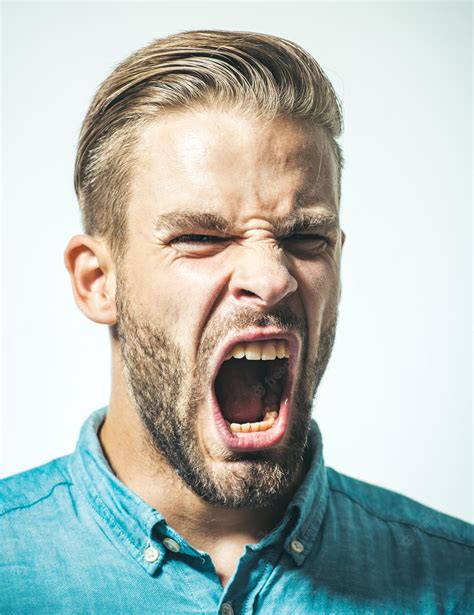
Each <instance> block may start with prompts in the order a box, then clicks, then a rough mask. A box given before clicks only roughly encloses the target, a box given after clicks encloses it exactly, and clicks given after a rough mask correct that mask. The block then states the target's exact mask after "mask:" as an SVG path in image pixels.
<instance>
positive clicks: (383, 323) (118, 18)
mask: <svg viewBox="0 0 474 615" xmlns="http://www.w3.org/2000/svg"><path fill="white" fill-rule="evenodd" d="M194 28H225V29H242V30H257V31H262V32H268V33H273V34H277V35H281V36H284V37H286V38H290V39H292V40H294V41H296V42H298V43H300V44H301V45H303V46H304V47H305V48H306V49H308V50H309V51H310V52H311V53H312V54H313V55H314V56H315V57H316V59H317V60H318V61H319V62H320V63H321V65H322V66H323V68H324V69H325V71H326V72H327V74H328V76H329V77H330V79H331V80H332V82H333V84H334V86H335V88H336V90H337V92H338V94H339V96H340V98H341V99H342V103H343V106H344V111H345V124H346V129H345V134H344V137H343V139H342V141H341V143H342V145H343V148H344V151H345V156H346V159H347V164H346V170H345V173H344V178H343V203H342V221H343V228H344V229H345V231H346V233H347V243H346V246H345V248H344V255H343V273H342V275H343V296H342V303H341V315H340V325H339V331H338V338H337V343H336V346H335V350H334V354H333V358H332V361H331V363H330V367H329V369H328V372H327V374H326V377H325V379H324V381H323V384H322V386H321V388H320V393H319V395H318V399H317V403H316V405H315V417H316V418H317V420H318V422H319V424H320V427H321V430H322V433H323V441H324V449H325V458H326V463H327V465H329V466H332V467H335V468H336V469H337V470H339V471H341V472H344V473H346V474H349V475H351V476H354V477H357V478H361V479H363V480H366V481H368V482H372V483H375V484H378V485H382V486H385V487H388V488H390V489H393V490H396V491H399V492H402V493H404V494H406V495H409V496H410V497H412V498H414V499H417V500H419V501H421V502H423V503H425V504H428V505H430V506H432V507H434V508H437V509H439V510H442V511H443V512H447V513H449V514H452V515H455V516H458V517H461V518H463V519H467V520H472V476H471V473H472V454H471V447H472V416H471V389H470V372H471V337H470V335H471V325H470V316H471V292H470V290H471V261H470V232H471V210H470V208H471V194H472V193H471V175H470V173H471V145H472V132H471V124H472V119H471V112H470V109H471V102H472V101H471V81H472V75H471V36H472V35H471V8H470V6H469V4H467V3H454V2H451V3H447V4H442V3H411V2H410V3H396V4H391V3H381V2H380V3H336V2H331V3H317V2H313V3H301V4H297V3H292V4H291V5H290V4H287V3H280V2H264V3H256V2H252V3H243V2H241V3H237V4H235V3H225V2H220V3H209V4H204V3H200V2H193V3H190V4H184V3H180V2H174V3H173V4H164V3H158V2H153V3H151V2H150V3H138V2H133V3H125V2H124V3H120V2H104V3H94V2H83V3H65V2H64V3H32V4H27V3H20V2H16V3H4V4H3V30H4V32H3V71H2V75H3V87H4V93H3V138H2V146H3V148H2V154H3V180H4V183H3V405H2V412H3V416H2V422H3V430H2V459H1V463H2V465H1V475H3V476H6V475H8V474H12V473H14V472H17V471H20V470H24V469H27V468H29V467H31V466H33V465H38V464H40V463H44V462H46V461H48V460H49V459H51V458H52V457H55V456H59V455H62V454H66V453H68V452H70V451H71V450H72V449H73V448H74V446H75V442H76V439H77V435H78V431H79V428H80V425H81V424H82V422H83V421H84V419H85V418H86V417H87V416H88V415H89V413H90V412H92V411H93V410H94V409H96V408H97V407H99V406H103V405H106V404H107V401H108V393H109V388H110V357H109V343H108V333H107V329H106V327H102V326H100V325H96V324H93V323H91V322H89V321H88V320H87V319H86V318H85V317H84V316H82V314H81V313H80V312H79V311H78V310H77V308H76V307H75V304H74V302H73V299H72V294H71V291H70V286H69V281H68V277H67V274H66V270H65V269H64V267H63V263H62V253H63V249H64V247H65V245H66V243H67V241H68V239H69V237H70V236H71V235H73V234H74V233H76V232H78V231H80V223H79V215H78V208H77V204H76V201H75V195H74V192H73V183H72V182H73V163H74V155H75V147H76V143H77V138H78V132H79V128H80V124H81V121H82V119H83V117H84V115H85V113H86V110H87V107H88V104H89V102H90V100H91V98H92V96H93V94H94V92H95V89H96V88H97V86H98V85H99V83H100V82H101V81H102V80H103V79H104V78H105V77H106V76H107V75H108V73H109V72H110V71H111V70H112V69H113V67H114V66H115V65H116V64H117V63H118V62H119V61H120V60H122V59H123V58H124V57H126V56H127V55H128V54H129V53H131V52H132V51H133V50H135V49H136V48H138V47H140V46H142V45H144V44H146V43H148V42H150V41H151V40H152V39H154V38H158V37H161V36H164V35H167V34H170V33H173V32H176V31H179V30H186V29H194Z"/></svg>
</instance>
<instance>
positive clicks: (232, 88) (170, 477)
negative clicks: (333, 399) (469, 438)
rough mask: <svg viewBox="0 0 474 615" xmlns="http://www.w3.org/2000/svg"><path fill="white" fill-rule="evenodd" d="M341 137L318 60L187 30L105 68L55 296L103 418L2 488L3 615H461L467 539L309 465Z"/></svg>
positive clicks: (328, 304)
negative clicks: (96, 334) (94, 334)
mask: <svg viewBox="0 0 474 615" xmlns="http://www.w3.org/2000/svg"><path fill="white" fill-rule="evenodd" d="M341 125H342V117H341V111H340V106H339V103H338V100H337V97H336V95H335V93H334V91H333V89H332V87H331V84H330V83H329V81H328V80H327V78H326V76H325V75H324V73H323V71H322V70H321V68H320V67H319V66H318V64H317V63H316V61H315V60H314V59H313V58H312V57H310V56H309V55H308V54H307V53H306V52H305V51H303V50H302V49H301V48H299V47H298V46H296V45H294V44H293V43H290V42H288V41H284V40H282V39H279V38H276V37H271V36H267V35H261V34H253V33H235V32H207V31H202V32H189V33H184V34H178V35H176V36H172V37H169V38H167V39H163V40H159V41H156V42H154V43H152V44H151V45H149V46H147V47H145V48H144V49H141V50H140V51H138V52H137V53H135V54H134V55H132V56H131V57H130V58H128V59H127V60H125V61H124V62H123V63H122V64H121V65H119V66H118V67H117V68H116V69H115V70H114V71H113V73H112V74H111V75H110V77H109V78H108V79H107V80H106V81H105V82H104V83H103V84H102V85H101V87H100V89H99V91H98V92H97V94H96V96H95V98H94V100H93V102H92V104H91V107H90V109H89V112H88V114H87V117H86V119H85V121H84V124H83V128H82V132H81V136H80V143H79V148H78V155H77V162H76V176H75V179H76V190H77V194H78V198H79V202H80V206H81V211H82V215H83V222H84V227H85V233H86V234H84V235H78V236H76V237H73V238H72V240H71V241H70V243H69V245H68V247H67V249H66V252H65V263H66V266H67V268H68V270H69V272H70V275H71V280H72V287H73V291H74V295H75V298H76V301H77V304H78V306H79V307H80V309H81V310H82V311H83V312H84V313H85V315H86V316H87V317H88V318H90V319H91V320H93V321H95V322H99V323H103V324H107V325H108V326H109V329H110V333H111V346H112V373H113V379H112V391H111V397H110V403H109V405H108V408H103V409H100V410H98V411H96V412H94V413H93V414H92V415H91V416H90V417H89V419H88V420H87V421H86V423H85V424H84V427H83V429H82V432H81V435H80V438H79V442H78V446H77V449H76V451H75V452H74V453H73V454H72V455H70V456H67V457H64V458H61V459H57V460H54V461H52V462H50V463H49V464H47V465H45V466H42V467H40V468H36V469H33V470H31V471H29V472H25V473H23V474H20V475H17V476H15V477H11V478H9V479H6V480H5V481H3V483H2V491H1V510H0V514H1V536H2V549H1V552H2V562H1V564H2V567H1V570H2V578H1V584H0V588H1V592H2V593H1V598H0V606H1V611H2V612H6V613H26V612H30V611H31V612H35V613H135V612H136V613H165V614H166V613H191V612H192V613H223V614H226V615H229V614H231V613H239V614H240V613H242V614H244V613H254V612H255V613H274V612H277V611H278V612H283V613H302V614H303V613H435V612H436V613H438V612H443V613H444V612H446V613H469V612H473V610H474V599H473V592H472V585H471V583H470V581H472V576H471V575H472V563H473V547H474V543H473V538H472V532H471V527H470V526H469V524H467V523H464V522H462V521H460V520H457V519H454V518H452V517H448V516H446V515H443V514H441V513H438V512H437V511H434V510H432V509H429V508H427V507H425V506H422V505H421V504H418V503H416V502H414V501H412V500H410V499H408V498H406V497H403V496H401V495H398V494H396V493H393V492H390V491H387V490H384V489H381V488H379V487H375V486H372V485H368V484H366V483H363V482H361V481H357V480H355V479H351V478H349V477H347V476H343V475H342V474H339V473H337V472H336V471H334V470H332V469H330V468H326V467H325V465H324V461H323V456H322V442H321V435H320V432H319V430H318V426H317V424H316V422H315V421H314V420H312V419H311V408H312V401H313V398H314V396H315V393H316V390H317V387H318V384H319V382H320V380H321V378H322V375H323V373H324V370H325V368H326V365H327V362H328V360H329V356H330V353H331V349H332V346H333V342H334V335H335V328H336V320H337V307H338V302H339V297H340V279H339V277H340V275H339V274H340V258H341V250H342V246H343V243H344V233H343V232H342V230H341V227H340V223H339V207H340V176H341V169H342V166H343V159H342V153H341V150H340V147H339V145H338V144H337V141H336V139H337V137H338V136H339V135H340V132H341Z"/></svg>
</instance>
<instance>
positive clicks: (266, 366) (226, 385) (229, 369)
mask: <svg viewBox="0 0 474 615" xmlns="http://www.w3.org/2000/svg"><path fill="white" fill-rule="evenodd" d="M282 364H284V365H286V359H281V360H279V359H277V360H274V361H248V360H245V359H231V360H228V361H225V363H224V364H223V365H222V367H221V369H220V370H219V373H218V375H217V378H216V381H215V391H216V397H217V400H218V403H219V406H220V409H221V412H222V415H223V417H224V418H225V420H226V421H228V422H229V423H254V422H257V421H261V420H262V419H264V418H265V415H266V413H267V412H268V411H272V410H276V411H278V410H279V408H280V399H281V393H282V389H283V381H284V378H282V375H283V372H284V371H286V370H283V371H282V369H281V368H282Z"/></svg>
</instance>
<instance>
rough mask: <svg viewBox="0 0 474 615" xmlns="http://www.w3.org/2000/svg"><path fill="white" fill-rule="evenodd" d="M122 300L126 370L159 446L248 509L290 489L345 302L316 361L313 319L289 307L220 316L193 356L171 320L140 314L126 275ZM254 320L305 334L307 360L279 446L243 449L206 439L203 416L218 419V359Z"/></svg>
mask: <svg viewBox="0 0 474 615" xmlns="http://www.w3.org/2000/svg"><path fill="white" fill-rule="evenodd" d="M116 304H117V325H116V335H117V338H118V341H119V344H120V351H121V356H122V362H123V366H124V376H125V380H126V382H127V386H128V391H129V395H130V397H131V400H132V402H133V404H134V406H135V409H136V411H137V413H138V416H139V417H140V420H141V422H142V424H143V426H144V428H145V430H144V433H145V437H146V439H147V441H148V444H149V446H150V447H151V450H153V451H154V452H155V453H158V456H159V457H161V458H163V460H164V461H165V463H166V464H167V465H168V466H169V467H170V468H172V469H173V470H174V472H175V473H176V474H177V475H178V476H179V477H180V479H181V480H182V481H183V482H184V484H185V485H186V486H187V487H188V488H189V489H191V490H192V491H193V492H194V493H195V494H196V495H198V496H199V497H200V498H202V499H203V500H205V501H206V502H208V503H210V504H213V505H215V506H223V507H228V508H246V509H261V508H266V507H268V506H271V505H275V504H276V503H277V502H278V501H279V500H280V499H281V498H282V497H284V495H285V493H286V492H287V491H288V490H289V489H290V487H291V486H292V484H293V482H294V480H295V478H296V477H297V474H298V472H299V470H300V469H301V467H302V465H303V464H304V461H305V459H306V458H307V456H308V454H309V431H310V423H311V411H312V405H313V398H314V396H315V393H316V390H317V387H318V385H319V383H320V381H321V378H322V376H323V374H324V371H325V369H326V366H327V363H328V361H329V358H330V355H331V351H332V347H333V344H334V339H335V330H336V322H337V310H335V311H334V314H333V318H332V319H331V320H330V323H329V325H328V326H326V328H325V329H324V330H321V334H320V336H319V344H318V352H317V358H316V360H315V361H314V363H313V364H312V365H308V360H307V359H308V336H307V324H306V321H305V320H303V319H301V318H299V317H297V316H296V315H295V314H293V312H291V311H290V310H289V309H288V308H284V307H281V308H278V309H275V310H272V312H271V313H267V314H262V313H261V312H256V311H255V310H254V309H251V308H248V307H244V308H241V309H239V311H238V312H236V313H235V314H233V315H231V316H229V317H226V318H225V320H224V319H221V320H218V319H216V320H214V321H213V322H212V324H210V325H209V326H208V327H207V329H206V331H205V333H204V334H203V336H202V338H201V343H200V345H199V349H198V351H197V356H196V359H195V361H193V362H192V364H190V361H189V359H187V357H186V355H185V353H184V352H183V350H182V348H181V347H180V345H179V344H178V343H177V341H176V340H175V339H173V338H172V337H171V336H170V335H169V333H168V332H167V331H166V329H165V328H164V327H160V325H159V324H157V323H154V322H151V321H150V319H149V318H147V317H144V316H143V315H138V313H137V312H136V310H135V309H134V306H133V305H132V304H131V301H130V293H129V291H128V289H127V287H126V284H125V282H124V280H123V278H122V277H121V276H119V279H118V280H117V290H116ZM252 326H256V327H270V326H276V327H278V328H280V329H281V330H283V331H295V330H296V331H298V332H299V334H300V336H301V338H302V346H301V361H300V366H301V367H300V369H299V373H296V374H295V378H296V382H295V386H294V389H293V390H294V394H293V400H292V409H291V418H290V422H289V425H288V427H287V433H286V434H285V438H284V441H283V443H280V445H279V446H277V447H275V449H266V450H262V451H256V452H243V453H240V452H233V451H230V450H229V449H227V448H226V447H225V446H224V444H223V443H213V444H212V445H210V446H209V445H208V446H206V447H204V446H203V443H202V442H201V441H200V439H199V436H198V421H199V420H201V421H206V420H214V419H213V417H212V416H211V413H210V412H209V411H208V412H207V414H205V404H206V400H207V399H208V396H209V383H210V359H211V358H212V356H213V355H214V352H215V349H216V348H217V346H218V345H219V343H220V341H221V340H222V339H223V337H224V335H226V334H227V333H228V332H229V331H236V332H238V331H240V330H242V328H248V327H252ZM211 454H212V457H213V459H211Z"/></svg>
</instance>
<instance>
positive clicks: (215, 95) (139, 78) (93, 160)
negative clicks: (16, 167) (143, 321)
mask: <svg viewBox="0 0 474 615" xmlns="http://www.w3.org/2000/svg"><path fill="white" fill-rule="evenodd" d="M201 106H202V107H209V106H213V107H215V106H226V107H229V106H231V107H232V108H236V109H237V110H242V111H245V112H248V111H251V112H254V113H256V114H257V116H259V117H260V116H261V117H265V118H270V119H272V118H275V117H278V116H288V117H298V118H305V119H308V120H310V121H312V122H314V123H315V124H317V125H319V126H321V127H322V128H324V129H325V131H326V133H327V134H328V136H329V138H330V141H331V144H332V146H333V151H334V154H335V157H336V161H337V165H338V185H339V186H340V176H341V170H342V166H343V157H342V151H341V148H340V146H339V145H338V143H337V142H336V138H337V137H339V136H340V134H341V132H342V111H341V105H340V103H339V100H338V98H337V95H336V93H335V91H334V89H333V87H332V85H331V83H330V81H329V79H328V78H327V77H326V75H325V74H324V72H323V70H322V69H321V67H320V66H319V64H318V63H317V62H316V60H315V59H314V58H313V57H312V56H311V55H309V54H308V53H307V52H306V51H305V50H304V49H302V48H301V47H299V46H298V45H296V44H295V43H292V42H290V41H287V40H285V39H282V38H278V37H276V36H270V35H267V34H259V33H254V32H229V31H204V30H201V31H192V32H183V33H179V34H175V35H172V36H168V37H166V38H163V39H159V40H156V41H153V42H152V43H151V44H149V45H147V46H146V47H143V48H142V49H139V50H138V51H136V52H135V53H133V54H132V55H131V56H129V57H128V58H127V59H126V60H124V61H123V62H121V63H120V64H119V65H118V66H117V68H115V70H114V71H113V72H112V73H111V74H110V76H109V77H108V78H107V79H106V80H105V81H104V82H103V83H102V84H101V85H100V87H99V89H98V91H97V93H96V95H95V97H94V99H93V100H92V103H91V105H90V108H89V110H88V112H87V115H86V117H85V119H84V122H83V125H82V129H81V133H80V137H79V145H78V151H77V157H76V164H75V176H74V186H75V190H76V194H77V196H78V199H79V204H80V207H81V214H82V220H83V225H84V230H85V232H86V233H88V234H90V235H98V236H102V237H105V239H106V240H107V242H108V244H109V246H110V247H111V249H112V253H113V254H114V255H115V256H117V257H118V256H120V255H121V254H123V251H124V249H125V245H126V229H127V224H126V220H127V200H128V194H129V186H130V181H131V177H132V171H133V163H134V150H135V145H136V144H137V141H138V138H139V135H140V132H141V131H140V129H141V128H143V127H144V126H145V125H146V124H149V123H151V122H153V121H155V120H156V119H157V118H159V117H160V116H162V115H164V114H166V113H169V112H170V111H173V110H186V109H194V108H196V107H201Z"/></svg>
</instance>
